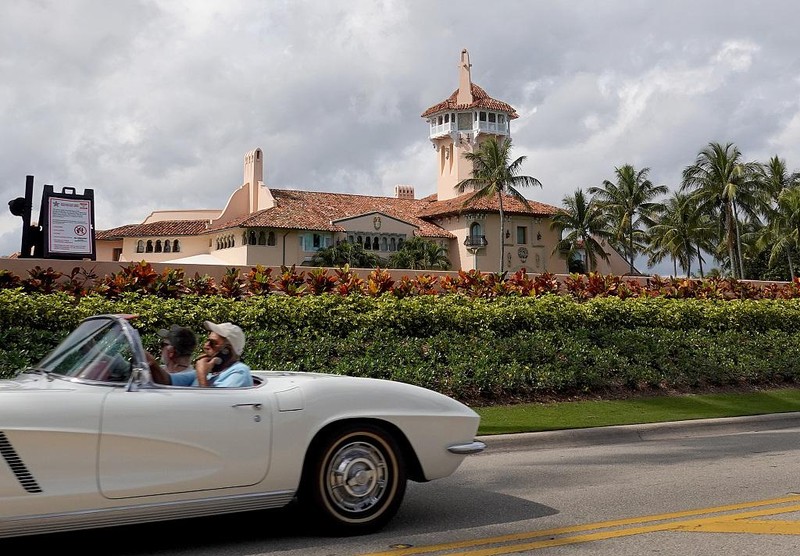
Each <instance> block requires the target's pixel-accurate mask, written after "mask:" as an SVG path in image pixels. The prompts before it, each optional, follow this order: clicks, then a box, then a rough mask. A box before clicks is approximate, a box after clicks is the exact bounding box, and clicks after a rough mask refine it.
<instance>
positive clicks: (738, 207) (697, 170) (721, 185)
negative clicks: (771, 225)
mask: <svg viewBox="0 0 800 556" xmlns="http://www.w3.org/2000/svg"><path fill="white" fill-rule="evenodd" d="M757 172H758V164H756V163H754V162H747V163H743V162H742V153H741V152H740V151H739V149H738V148H737V147H736V146H734V145H733V144H732V143H728V144H726V145H721V144H719V143H709V144H708V146H707V147H706V148H705V149H703V150H702V151H701V152H700V153H699V154H698V155H697V158H696V160H695V163H694V164H693V165H691V166H687V167H686V168H685V169H684V170H683V182H682V184H681V191H684V190H691V191H692V197H693V199H694V200H695V201H696V202H697V208H698V210H700V211H701V212H704V213H706V214H708V215H710V216H712V217H718V218H719V219H720V224H721V226H722V229H721V237H722V239H723V241H724V243H725V246H726V248H727V252H728V259H729V263H730V268H731V272H732V274H733V277H734V278H741V277H742V276H743V275H744V266H743V264H742V254H741V239H740V234H739V212H740V211H741V212H743V213H744V215H745V216H747V217H749V218H753V219H758V213H759V212H760V211H761V210H762V208H763V200H762V196H760V195H759V193H758V189H757V180H756V176H757Z"/></svg>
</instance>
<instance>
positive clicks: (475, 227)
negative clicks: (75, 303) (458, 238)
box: [469, 222, 483, 239]
mask: <svg viewBox="0 0 800 556" xmlns="http://www.w3.org/2000/svg"><path fill="white" fill-rule="evenodd" d="M482 235H483V228H481V225H480V224H478V223H477V222H473V223H472V225H471V226H470V227H469V237H471V238H474V239H477V238H479V237H481V236H482Z"/></svg>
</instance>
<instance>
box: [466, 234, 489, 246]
mask: <svg viewBox="0 0 800 556" xmlns="http://www.w3.org/2000/svg"><path fill="white" fill-rule="evenodd" d="M464 245H465V246H467V247H469V248H472V249H477V248H480V247H486V246H487V245H489V242H488V241H486V236H467V237H466V238H465V239H464Z"/></svg>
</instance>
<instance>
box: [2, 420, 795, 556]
mask: <svg viewBox="0 0 800 556" xmlns="http://www.w3.org/2000/svg"><path fill="white" fill-rule="evenodd" d="M484 440H486V442H487V444H488V446H489V448H488V450H487V451H486V452H485V453H483V454H480V455H475V456H470V457H469V458H467V460H466V461H465V463H464V464H463V465H462V467H461V468H460V469H459V470H458V471H457V472H456V473H455V474H454V475H453V476H452V477H449V478H447V479H444V480H440V481H434V482H432V483H428V484H415V483H411V484H410V485H409V490H408V493H407V496H406V500H405V502H404V504H403V506H402V508H401V510H400V512H399V513H398V515H397V516H396V518H395V519H394V521H393V522H392V523H391V524H390V525H389V526H388V527H387V528H386V529H385V530H383V531H381V532H380V533H376V534H373V535H368V536H364V537H356V538H345V539H334V538H327V537H320V536H318V535H316V534H315V533H314V529H313V524H310V523H308V520H307V519H306V518H305V516H304V515H303V514H302V513H301V512H300V510H299V509H297V508H295V507H290V508H288V509H284V510H281V511H270V512H260V513H257V514H248V515H247V516H246V517H244V518H243V517H242V516H237V517H233V516H225V517H220V518H208V519H195V520H185V521H178V522H167V523H158V524H153V525H145V526H136V527H122V528H117V529H108V530H100V531H93V532H80V533H69V534H58V535H51V536H40V537H31V538H28V539H24V540H23V539H14V540H11V541H3V542H0V551H2V552H3V553H7V554H14V553H18V552H21V551H22V550H25V552H31V551H33V552H37V549H39V550H45V549H49V547H50V546H53V545H56V546H59V545H64V546H71V547H72V549H74V550H78V551H80V552H84V553H90V554H91V553H103V554H125V555H140V554H141V555H143V554H157V555H186V554H192V555H211V554H213V555H230V556H243V555H260V554H280V555H282V556H301V555H302V556H309V555H310V556H317V555H318V556H351V555H367V554H369V555H374V556H377V555H381V556H384V555H387V556H388V555H393V556H411V555H415V554H428V555H434V556H437V555H444V554H448V555H452V554H468V555H470V556H493V555H499V554H535V555H543V556H544V555H546V556H553V555H559V556H560V555H567V554H568V555H570V556H576V555H577V556H580V555H584V554H592V555H593V556H594V555H614V556H641V555H645V554H648V555H649V554H654V555H659V556H663V555H670V556H671V555H676V556H677V555H681V556H686V555H695V554H697V555H704V556H705V555H708V554H715V555H717V554H737V555H738V554H748V555H754V556H759V555H764V556H767V555H768V556H796V555H797V554H800V495H796V494H795V493H800V484H798V483H800V477H798V473H797V466H798V461H800V413H791V414H785V415H779V416H765V417H758V418H745V419H725V420H711V421H697V422H693V423H683V424H665V425H645V426H634V427H610V428H603V429H591V430H583V431H573V432H560V433H535V434H528V435H510V436H500V437H487V438H485V439H484Z"/></svg>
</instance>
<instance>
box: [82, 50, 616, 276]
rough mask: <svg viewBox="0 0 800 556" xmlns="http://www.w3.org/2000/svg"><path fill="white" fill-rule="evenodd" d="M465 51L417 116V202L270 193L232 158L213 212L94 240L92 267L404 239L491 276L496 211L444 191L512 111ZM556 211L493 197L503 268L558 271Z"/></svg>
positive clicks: (610, 268) (284, 256)
mask: <svg viewBox="0 0 800 556" xmlns="http://www.w3.org/2000/svg"><path fill="white" fill-rule="evenodd" d="M470 69H471V65H470V62H469V54H468V52H467V51H466V50H463V51H462V52H461V58H460V63H459V85H458V89H457V90H456V91H455V92H453V94H452V95H450V96H449V97H448V98H447V99H445V100H443V101H442V102H439V103H438V104H435V105H433V106H431V107H430V108H428V109H427V110H425V111H424V112H423V113H422V117H423V118H425V120H426V121H427V123H428V128H429V139H430V141H431V142H432V144H433V147H434V150H433V152H434V155H435V156H436V157H437V173H438V176H437V189H436V193H435V194H432V195H428V196H426V197H423V198H420V199H417V198H416V196H415V193H414V187H413V186H411V185H396V186H395V188H394V196H393V197H381V196H372V195H354V194H344V193H326V192H317V191H300V190H291V189H280V188H277V187H273V186H268V185H267V184H266V183H265V182H264V153H263V151H262V150H261V149H260V148H256V149H254V150H252V151H250V152H248V153H247V154H246V155H245V156H244V178H243V183H242V185H240V186H239V187H238V188H237V189H235V190H234V191H233V192H232V193H231V195H230V197H229V198H228V202H227V204H226V205H225V207H224V208H223V209H221V210H219V209H217V210H159V211H155V212H153V213H152V214H150V215H149V216H148V217H147V218H146V219H145V220H144V221H143V222H142V223H140V224H128V225H125V226H120V227H117V228H113V229H110V230H98V231H97V232H96V234H95V242H96V254H97V260H98V261H122V262H138V261H143V260H144V261H147V262H152V263H170V264H175V265H178V264H205V265H207V264H218V265H227V266H255V265H262V266H267V267H271V266H273V267H277V266H281V265H285V266H292V265H297V266H308V265H309V264H310V262H311V259H312V257H313V256H314V254H315V253H316V252H317V251H318V250H320V249H323V248H325V247H329V246H332V245H335V244H336V243H338V242H341V241H349V242H351V243H358V244H360V245H362V246H363V247H364V249H365V250H367V251H371V252H374V253H375V254H377V255H380V256H381V257H388V256H389V255H390V254H391V253H392V252H393V251H396V250H398V249H400V247H401V246H402V244H403V242H404V241H405V240H407V239H409V238H412V237H423V238H426V239H429V240H432V241H435V242H436V243H437V244H439V245H440V246H441V247H443V248H444V249H445V250H446V252H447V256H448V258H449V259H450V261H451V263H452V268H453V269H455V270H458V269H463V270H473V269H477V270H480V271H485V272H497V271H499V263H500V249H501V248H500V245H499V241H500V238H499V235H500V211H499V206H498V202H497V198H496V197H492V198H483V199H479V200H476V201H473V202H470V203H465V201H466V200H467V199H469V197H470V196H471V195H472V192H466V193H464V194H461V195H459V193H458V190H457V188H456V185H457V184H458V183H459V182H461V181H462V180H464V179H466V178H470V177H472V164H471V162H469V161H468V160H467V159H466V158H465V157H464V155H465V153H468V152H472V151H474V150H476V149H477V148H478V146H479V145H480V143H481V142H482V141H484V140H485V139H487V138H489V137H498V138H499V139H503V138H506V137H510V136H511V121H512V120H514V119H515V118H517V117H518V116H517V113H516V111H515V110H514V108H512V107H511V106H510V105H508V104H506V103H505V102H502V101H499V100H495V99H493V98H491V97H490V96H489V95H488V94H486V92H485V91H484V90H483V89H482V88H480V87H479V86H478V85H476V84H474V83H472V79H471V73H470ZM557 210H558V208H557V207H554V206H551V205H547V204H544V203H539V202H537V201H533V200H530V201H529V205H528V206H525V205H524V204H523V203H521V202H520V201H519V200H517V199H515V198H513V197H511V196H504V199H503V213H504V216H505V226H504V228H505V230H506V231H505V234H504V236H505V237H504V238H503V246H504V253H505V260H504V261H503V265H504V270H506V271H508V272H509V273H513V272H516V271H517V270H519V269H522V268H525V269H526V270H527V271H528V272H533V273H540V272H552V273H556V274H563V273H567V272H568V270H567V268H568V266H567V260H566V255H565V254H564V253H561V252H558V251H554V247H555V245H556V244H557V243H558V241H559V239H560V238H559V232H558V231H557V230H551V228H550V223H551V217H552V215H553V214H555V213H556V211H557ZM607 250H608V251H609V252H610V261H608V262H606V261H602V260H598V268H597V269H596V270H597V271H598V272H601V273H611V274H617V275H623V274H626V273H627V271H628V265H627V263H626V262H625V260H624V259H623V258H622V256H620V255H619V253H617V252H616V251H614V250H613V249H611V248H608V249H607Z"/></svg>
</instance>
